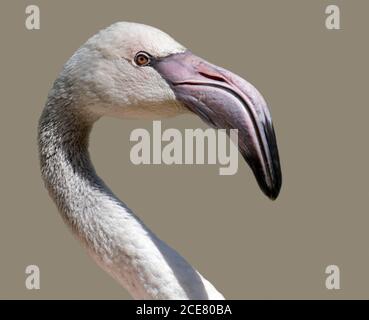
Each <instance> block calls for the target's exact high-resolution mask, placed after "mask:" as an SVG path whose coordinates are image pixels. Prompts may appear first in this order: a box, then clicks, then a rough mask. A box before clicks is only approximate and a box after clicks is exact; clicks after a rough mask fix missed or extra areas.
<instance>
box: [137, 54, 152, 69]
mask: <svg viewBox="0 0 369 320" xmlns="http://www.w3.org/2000/svg"><path fill="white" fill-rule="evenodd" d="M134 61H135V64H136V65H138V66H139V67H144V66H147V65H149V64H150V62H151V55H149V54H148V53H147V52H144V51H140V52H137V53H136V55H135V58H134Z"/></svg>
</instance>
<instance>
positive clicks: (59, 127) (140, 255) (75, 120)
mask: <svg viewBox="0 0 369 320" xmlns="http://www.w3.org/2000/svg"><path fill="white" fill-rule="evenodd" d="M56 96H58V95H56ZM61 96H62V95H61ZM66 101H68V100H66V99H64V98H63V99H57V98H55V95H53V96H51V97H50V98H49V100H48V103H47V105H46V107H45V109H44V111H43V113H42V116H41V118H40V123H39V135H38V141H39V153H40V163H41V172H42V177H43V179H44V181H45V185H46V187H47V189H48V190H49V193H50V195H51V197H52V198H53V200H54V201H55V203H56V205H57V207H58V209H59V211H60V212H61V214H62V217H63V219H64V221H65V222H66V223H67V224H68V225H69V226H70V227H71V229H72V231H73V232H74V234H75V235H76V236H77V237H78V238H79V239H80V240H81V241H82V242H83V243H84V244H85V246H86V247H87V249H88V251H89V253H90V254H91V256H92V257H93V258H94V259H95V261H96V262H97V263H98V264H99V265H100V266H101V267H102V268H103V269H105V270H106V271H107V272H108V273H110V274H111V275H112V276H113V277H114V278H115V279H117V280H118V281H119V282H120V283H121V284H122V285H123V286H124V287H125V288H126V289H127V290H128V291H129V292H130V293H131V295H132V296H133V297H134V298H137V299H145V298H147V299H221V298H222V295H221V294H219V293H218V292H217V291H216V289H215V288H214V287H213V286H212V285H211V284H210V283H209V282H208V281H206V280H205V279H204V278H203V277H202V276H201V275H200V274H199V273H198V272H197V271H196V270H195V269H194V268H192V267H191V265H190V264H188V263H187V262H186V261H185V259H183V258H182V257H181V256H180V255H179V254H178V253H177V252H176V251H175V250H173V249H172V248H170V247H169V246H168V245H166V244H165V243H164V242H163V241H161V240H160V239H159V238H157V237H156V236H155V235H154V234H153V233H152V232H151V231H150V230H149V229H148V228H147V227H146V226H145V225H144V224H143V223H142V222H141V221H140V220H139V219H138V217H137V216H135V215H134V214H133V213H132V212H131V211H130V210H129V209H128V208H127V207H126V206H125V204H124V203H122V202H121V201H120V200H119V199H118V198H117V197H115V196H114V194H113V193H112V192H111V191H110V189H109V188H108V187H107V186H106V185H105V184H104V182H103V181H102V180H101V179H100V178H99V177H98V176H97V175H96V172H95V169H94V167H93V165H92V163H91V161H90V157H89V154H88V138H89V133H90V131H91V128H92V125H93V123H94V122H95V121H96V120H97V118H96V117H92V116H90V115H88V114H83V113H81V112H77V111H76V110H83V109H82V108H81V107H80V106H78V107H77V106H75V105H73V103H70V102H66Z"/></svg>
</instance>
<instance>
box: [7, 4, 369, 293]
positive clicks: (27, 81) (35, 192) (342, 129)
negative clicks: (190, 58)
mask: <svg viewBox="0 0 369 320" xmlns="http://www.w3.org/2000/svg"><path fill="white" fill-rule="evenodd" d="M30 3H32V4H38V5H40V9H41V30H39V31H27V30H26V29H25V27H24V18H25V14H24V10H25V6H26V4H30ZM330 3H335V4H339V5H340V7H341V12H342V17H341V19H342V30H340V31H328V30H327V29H325V25H324V19H325V14H324V9H325V6H326V5H327V4H330ZM0 12H1V19H0V23H1V26H0V32H1V35H0V39H1V46H0V48H1V59H0V63H1V65H0V67H1V69H0V70H1V74H0V80H1V125H0V141H1V158H0V159H1V167H0V174H1V176H0V177H1V184H0V187H1V202H0V210H1V215H0V270H1V272H0V298H27V299H38V298H52V299H54V298H72V299H74V298H103V299H107V298H112V299H115V298H123V299H124V298H129V295H128V294H127V293H126V291H125V290H124V289H122V288H121V287H120V286H118V284H116V283H115V282H114V280H112V279H111V278H110V277H109V276H108V275H106V274H105V273H104V272H103V271H102V270H100V269H99V268H98V267H97V266H96V265H95V264H94V262H93V261H92V260H91V259H90V258H89V257H88V256H87V254H86V253H85V251H84V249H83V248H82V247H81V246H80V245H79V244H78V243H77V242H76V241H75V240H74V238H73V237H72V235H71V234H70V233H69V231H68V229H67V228H66V227H65V226H64V225H63V223H62V220H61V218H60V217H59V215H58V213H57V210H56V208H55V206H54V204H53V203H52V201H51V200H50V199H49V197H48V195H47V192H46V191H45V189H44V188H43V184H42V181H41V179H40V174H39V167H38V155H37V147H36V127H37V121H38V117H39V115H40V112H41V110H42V108H43V104H44V102H45V99H46V95H47V92H48V90H49V88H50V86H51V85H52V82H53V80H54V79H55V77H56V76H57V74H58V72H59V70H60V69H61V67H62V65H63V64H64V62H65V61H66V60H67V59H68V58H69V57H70V56H71V54H72V53H73V52H74V51H75V50H76V49H77V48H78V47H79V46H80V45H81V44H82V43H83V42H84V41H85V40H87V38H88V37H90V36H91V35H92V34H94V33H95V32H97V31H98V30H99V29H101V28H102V27H105V26H107V25H110V24H111V23H113V22H115V21H119V20H123V21H124V20H127V21H137V22H142V23H146V24H149V25H153V26H156V27H158V28H160V29H162V30H164V31H166V32H168V33H169V34H171V35H172V36H173V37H174V38H176V39H177V40H178V41H179V42H181V43H183V44H184V45H186V46H187V47H188V48H190V49H191V50H192V51H193V52H195V53H196V54H198V55H200V56H202V57H204V58H206V59H208V60H210V61H211V62H213V63H216V64H218V65H221V66H223V67H225V68H228V69H230V70H232V71H234V72H236V73H238V74H239V75H241V76H243V77H245V78H246V79H248V80H249V81H251V82H253V83H254V84H255V85H256V87H257V88H259V89H260V90H261V92H262V93H263V95H264V96H265V97H266V99H267V101H268V102H269V105H270V107H271V110H272V114H273V119H274V123H275V127H276V132H277V138H278V143H279V150H280V155H281V161H282V167H283V178H284V184H283V189H282V192H281V195H280V197H279V199H278V200H277V201H275V202H271V201H269V200H268V199H267V198H266V197H265V196H264V195H263V194H262V193H261V191H260V190H259V188H258V186H257V184H256V182H255V179H254V178H253V176H252V174H251V172H250V170H249V168H248V167H247V166H246V164H245V163H244V162H243V161H241V159H240V161H241V162H240V168H239V172H238V173H237V175H235V176H219V175H218V167H217V166H201V165H199V166H172V167H170V166H138V167H136V166H134V165H132V164H131V163H130V160H129V148H130V146H131V144H130V142H129V134H130V132H131V131H132V130H133V129H134V128H137V127H142V126H144V127H146V128H148V129H150V128H151V123H150V122H149V121H121V120H117V119H107V118H105V119H103V120H101V121H99V122H98V123H97V125H96V126H95V129H94V131H93V133H92V137H91V153H92V157H93V160H94V163H95V165H96V168H97V171H98V172H99V174H100V175H101V176H102V177H103V178H104V180H105V181H106V182H107V183H108V184H109V185H110V186H111V188H112V189H113V190H114V191H115V192H116V193H117V194H118V195H119V196H120V197H121V199H122V200H124V201H125V202H126V203H127V204H128V206H129V207H130V208H132V209H133V210H134V211H135V212H136V213H137V214H138V215H139V216H140V217H141V218H142V219H143V220H144V221H145V223H146V224H147V225H148V226H150V228H152V229H153V230H154V231H155V232H156V233H157V234H158V235H160V237H161V238H162V239H164V240H165V241H166V242H168V243H169V244H170V245H172V246H173V247H174V248H176V249H177V250H178V251H179V252H180V253H182V254H183V255H184V256H185V257H186V258H187V259H188V260H189V261H190V262H191V263H192V264H193V265H194V266H196V267H197V268H198V269H199V270H200V271H201V273H203V274H204V275H205V276H206V277H207V278H209V279H210V280H211V281H212V282H213V283H214V284H215V285H216V287H217V288H218V289H220V290H221V291H222V292H223V293H224V295H225V296H226V297H227V298H235V299H243V298H247V299H249V298H271V299H276V298H281V299H284V298H309V299H310V298H319V299H320V298H333V299H335V298H369V256H368V243H369V234H368V225H369V212H368V202H367V200H368V196H369V193H368V181H369V173H368V163H369V152H368V129H367V128H368V119H369V111H368V110H369V108H368V102H367V101H368V100H367V99H368V56H369V55H368V44H367V35H368V24H369V23H368V20H369V3H368V1H364V0H363V1H359V0H358V1H339V0H336V1H329V2H328V1H295V0H280V1H260V0H254V1H222V2H220V1H219V2H217V3H215V1H210V0H207V1H204V0H203V1H198V0H196V1H188V0H187V1H143V0H141V1H81V0H80V1H36V0H33V1H20V0H18V1H10V0H8V1H1V5H0ZM198 126H201V127H204V126H203V124H202V123H201V121H200V120H198V119H197V118H196V117H195V116H190V115H188V116H182V117H179V118H175V119H171V120H165V122H164V127H165V128H169V127H175V128H195V127H198ZM29 264H37V265H39V267H40V269H41V290H39V291H27V290H26V289H25V286H24V280H25V275H24V270H25V267H26V266H27V265H29ZM329 264H337V265H338V266H339V267H340V269H341V287H342V289H341V290H339V291H328V290H327V289H325V285H324V283H325V276H326V275H325V273H324V271H325V267H326V266H327V265H329Z"/></svg>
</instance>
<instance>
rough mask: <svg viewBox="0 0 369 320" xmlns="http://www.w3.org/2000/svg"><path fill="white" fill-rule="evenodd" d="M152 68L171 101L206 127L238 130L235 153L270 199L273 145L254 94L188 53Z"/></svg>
mask: <svg viewBox="0 0 369 320" xmlns="http://www.w3.org/2000/svg"><path fill="white" fill-rule="evenodd" d="M152 66H153V68H155V69H156V70H157V71H158V72H159V73H160V74H161V76H162V77H163V78H164V79H165V80H166V81H167V82H168V83H169V85H170V86H171V88H172V89H173V91H174V93H175V95H176V97H177V99H178V100H179V101H180V102H182V103H183V104H184V105H185V106H186V107H187V108H188V109H190V110H191V111H192V112H194V113H195V114H197V115H198V116H199V117H200V118H201V119H202V120H203V121H205V122H206V123H207V124H209V125H210V126H212V127H214V128H218V129H238V148H239V151H240V152H241V154H242V156H243V158H244V159H245V160H246V162H247V163H248V164H249V166H250V167H251V169H252V171H253V173H254V175H255V178H256V180H257V181H258V183H259V186H260V188H261V190H262V191H263V192H264V193H265V195H266V196H268V197H269V198H270V199H272V200H274V199H276V198H277V197H278V194H279V192H280V189H281V185H282V173H281V167H280V162H279V154H278V148H277V141H276V137H275V133H274V128H273V123H272V118H271V115H270V112H269V109H268V107H267V104H266V102H265V100H264V98H263V97H262V95H261V94H260V93H259V91H258V90H257V89H256V88H255V87H254V86H253V85H252V84H250V83H249V82H247V81H246V80H244V79H242V78H241V77H239V76H237V75H235V74H233V73H232V72H230V71H228V70H225V69H223V68H220V67H217V66H215V65H213V64H210V63H208V62H207V61H205V60H203V59H201V58H199V57H197V56H195V55H194V54H192V53H191V52H189V51H185V52H183V53H178V54H173V55H170V56H167V57H165V58H160V59H157V60H156V61H155V62H154V63H153V65H152ZM227 131H228V130H227Z"/></svg>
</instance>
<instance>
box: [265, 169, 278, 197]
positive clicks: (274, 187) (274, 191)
mask: <svg viewBox="0 0 369 320" xmlns="http://www.w3.org/2000/svg"><path fill="white" fill-rule="evenodd" d="M281 187H282V174H281V171H280V170H278V171H277V174H276V175H275V176H274V177H273V182H272V184H271V185H266V184H264V185H263V186H261V189H262V190H263V192H264V193H265V195H266V196H267V197H268V198H269V199H270V200H273V201H274V200H276V199H277V198H278V196H279V193H280V191H281Z"/></svg>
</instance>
